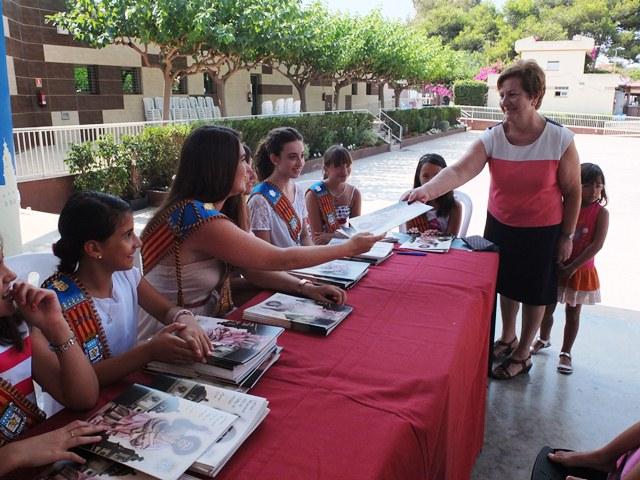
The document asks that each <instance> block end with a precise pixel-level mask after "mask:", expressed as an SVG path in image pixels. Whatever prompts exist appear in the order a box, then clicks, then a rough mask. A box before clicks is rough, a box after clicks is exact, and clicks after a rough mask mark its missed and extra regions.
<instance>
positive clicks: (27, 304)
mask: <svg viewBox="0 0 640 480" xmlns="http://www.w3.org/2000/svg"><path fill="white" fill-rule="evenodd" d="M34 381H36V382H38V384H40V385H41V386H42V388H43V390H45V391H47V392H49V393H50V394H51V395H52V396H53V397H54V398H55V399H56V400H57V401H59V402H61V403H62V404H64V405H66V406H67V407H70V408H74V409H82V410H84V409H89V408H92V407H93V406H94V404H95V403H96V401H97V399H98V382H97V380H96V376H95V373H94V372H93V370H92V368H91V365H90V364H89V362H88V361H87V359H86V358H85V357H84V355H83V353H82V350H81V349H80V348H79V346H78V343H77V341H76V337H75V336H74V334H73V332H72V331H71V330H70V328H69V326H68V325H67V323H66V322H65V320H64V318H63V316H62V312H61V310H60V305H59V303H58V301H57V300H56V296H55V295H54V294H53V293H52V292H50V291H48V290H43V289H40V288H35V287H33V286H31V285H29V284H27V283H24V282H20V281H16V274H15V273H14V272H12V271H11V270H10V269H9V268H8V267H7V266H6V265H5V263H4V254H3V251H2V240H1V238H0V476H2V475H5V474H6V473H8V472H10V471H12V470H14V469H16V468H25V467H35V466H40V465H45V464H48V463H53V462H55V461H58V460H72V461H77V462H81V463H83V460H82V459H81V458H80V457H78V456H77V455H76V454H74V453H72V452H69V451H68V450H69V449H70V448H74V447H77V446H78V445H84V444H87V443H95V442H97V441H99V440H100V436H99V435H96V434H97V433H98V432H99V431H100V430H101V429H100V428H96V427H95V426H91V425H89V424H88V423H86V422H73V423H72V424H70V425H67V426H66V427H63V428H61V429H58V430H55V431H53V432H50V433H47V434H44V435H38V436H35V437H32V438H29V439H27V440H17V439H18V438H19V436H20V435H21V434H23V433H24V432H25V431H26V430H27V429H29V428H31V427H33V426H34V425H36V424H37V423H39V422H40V421H42V420H44V418H45V413H44V412H42V411H41V410H40V409H39V408H38V406H37V404H36V398H35V388H34V384H33V382H34Z"/></svg>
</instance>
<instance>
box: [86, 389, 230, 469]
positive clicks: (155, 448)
mask: <svg viewBox="0 0 640 480" xmlns="http://www.w3.org/2000/svg"><path fill="white" fill-rule="evenodd" d="M237 418H238V416H237V415H234V414H231V413H228V412H223V411H221V410H214V409H212V408H209V407H206V406H204V405H199V404H197V403H194V402H190V401H188V400H184V399H182V398H177V397H174V396H172V395H169V394H167V393H164V392H161V391H159V390H155V389H153V388H149V387H145V386H143V385H138V384H134V385H132V386H131V387H129V388H128V389H127V390H125V392H124V393H122V394H121V395H120V396H119V397H118V398H116V399H115V400H113V401H111V402H109V403H107V404H106V405H105V406H104V407H102V408H101V409H100V410H98V411H97V412H96V413H95V414H94V415H92V417H91V418H90V419H89V420H88V421H89V422H90V423H93V424H96V425H100V426H102V427H104V429H105V432H104V433H103V434H102V441H100V442H98V443H96V444H93V445H84V446H82V447H81V448H82V449H84V450H87V451H89V452H92V453H95V454H97V455H100V456H102V457H105V458H107V459H109V460H113V461H116V462H119V463H121V464H123V465H126V466H127V467H131V468H134V469H136V470H139V471H141V472H143V473H146V474H148V475H151V476H153V477H156V478H162V479H166V480H177V479H178V478H180V475H181V474H183V473H184V472H185V471H186V470H187V469H188V468H189V467H190V466H191V464H193V463H194V462H195V461H196V460H197V459H198V458H200V457H201V456H202V454H203V453H204V452H205V451H207V449H208V448H209V447H210V446H211V444H213V443H214V442H215V441H217V440H218V439H219V438H220V437H221V436H222V435H224V433H225V432H226V431H227V430H228V429H229V427H230V426H231V425H232V424H233V423H234V422H235V421H236V420H237Z"/></svg>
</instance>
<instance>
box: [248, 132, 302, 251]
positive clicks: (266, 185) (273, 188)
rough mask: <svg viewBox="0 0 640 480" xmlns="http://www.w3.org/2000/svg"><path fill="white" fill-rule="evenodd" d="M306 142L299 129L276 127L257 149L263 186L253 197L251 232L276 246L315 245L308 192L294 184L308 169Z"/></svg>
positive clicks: (259, 176)
mask: <svg viewBox="0 0 640 480" xmlns="http://www.w3.org/2000/svg"><path fill="white" fill-rule="evenodd" d="M302 142H303V139H302V135H300V132H298V131H297V130H296V129H295V128H291V127H280V128H274V129H273V130H271V131H270V132H269V133H268V134H267V136H266V137H265V138H264V139H263V140H262V142H260V145H258V149H257V150H256V168H257V171H258V172H257V173H258V179H259V180H260V183H259V184H258V185H256V186H255V187H254V188H253V191H252V192H251V197H250V198H249V212H250V219H251V230H252V231H253V233H254V234H255V235H256V236H257V237H258V238H262V239H263V240H266V241H267V242H269V243H272V244H273V245H275V246H276V247H293V246H296V245H305V246H309V245H313V241H312V240H311V235H310V234H309V228H308V224H307V222H308V220H307V207H306V205H305V201H304V191H303V190H302V189H301V188H299V187H298V186H297V185H296V182H295V181H294V180H295V179H296V178H298V177H299V176H300V174H301V173H302V167H304V143H302Z"/></svg>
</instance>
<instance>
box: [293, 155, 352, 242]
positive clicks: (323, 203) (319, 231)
mask: <svg viewBox="0 0 640 480" xmlns="http://www.w3.org/2000/svg"><path fill="white" fill-rule="evenodd" d="M323 163H324V166H323V174H324V178H323V180H321V181H319V182H316V183H314V184H313V185H311V186H310V187H309V190H307V193H306V194H305V200H306V202H307V211H308V212H309V226H310V227H311V232H312V236H313V242H314V243H316V244H317V245H323V244H326V243H328V242H329V240H331V238H333V232H335V231H336V230H337V229H338V228H340V227H341V226H342V225H344V224H346V223H347V220H349V218H352V217H357V216H359V215H360V212H361V209H362V197H361V195H360V190H358V189H357V188H356V187H354V186H353V185H351V184H349V183H347V180H348V179H349V175H351V164H352V163H353V160H352V159H351V154H350V153H349V150H347V149H346V148H344V147H342V146H340V145H333V146H331V147H329V148H328V149H327V151H326V152H324V162H323Z"/></svg>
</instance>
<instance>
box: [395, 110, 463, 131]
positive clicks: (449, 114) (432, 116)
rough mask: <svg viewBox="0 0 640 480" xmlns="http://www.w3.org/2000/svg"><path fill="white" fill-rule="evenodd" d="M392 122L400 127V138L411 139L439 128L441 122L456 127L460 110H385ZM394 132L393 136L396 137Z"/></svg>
mask: <svg viewBox="0 0 640 480" xmlns="http://www.w3.org/2000/svg"><path fill="white" fill-rule="evenodd" d="M385 113H386V114H387V115H389V116H390V117H391V118H392V119H393V120H395V121H396V122H398V123H399V124H400V125H402V136H403V137H411V136H415V135H422V134H424V133H427V132H428V131H429V130H431V129H432V128H439V129H440V130H443V129H442V128H441V126H442V125H443V123H442V122H447V128H448V127H449V125H456V124H457V123H458V117H460V109H459V108H457V107H424V108H413V109H410V110H385ZM397 133H398V132H397V131H395V130H394V134H396V135H397Z"/></svg>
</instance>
